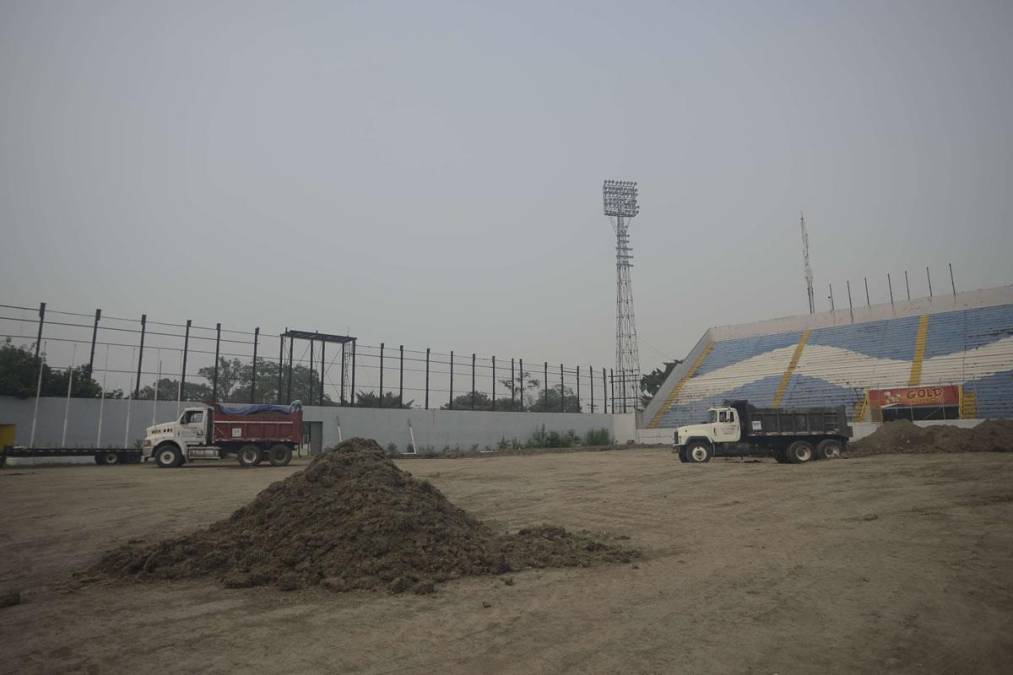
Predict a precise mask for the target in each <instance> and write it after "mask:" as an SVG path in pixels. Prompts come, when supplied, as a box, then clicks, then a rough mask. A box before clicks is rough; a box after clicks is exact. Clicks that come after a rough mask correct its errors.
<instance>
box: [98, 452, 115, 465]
mask: <svg viewBox="0 0 1013 675" xmlns="http://www.w3.org/2000/svg"><path fill="white" fill-rule="evenodd" d="M100 458H101V460H102V461H99V459H100ZM95 462H96V463H98V464H105V465H107V466H113V465H115V464H119V463H120V456H119V455H118V454H117V453H115V452H100V453H99V454H97V455H95Z"/></svg>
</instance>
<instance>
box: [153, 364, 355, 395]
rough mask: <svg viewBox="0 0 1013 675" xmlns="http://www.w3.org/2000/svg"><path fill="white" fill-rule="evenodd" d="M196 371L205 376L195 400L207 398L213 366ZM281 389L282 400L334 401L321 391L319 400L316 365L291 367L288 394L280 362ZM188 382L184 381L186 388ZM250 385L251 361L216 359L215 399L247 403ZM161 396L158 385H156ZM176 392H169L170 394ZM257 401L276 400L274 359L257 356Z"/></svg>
mask: <svg viewBox="0 0 1013 675" xmlns="http://www.w3.org/2000/svg"><path fill="white" fill-rule="evenodd" d="M197 374H198V375H200V376H201V377H202V378H204V379H205V380H207V385H206V388H207V393H206V394H205V395H204V396H202V397H201V398H200V399H197V400H208V399H210V398H211V392H212V386H211V385H212V383H213V382H214V376H215V369H214V367H213V366H205V367H204V368H201V369H200V370H198V371H197ZM281 374H282V378H281V379H282V381H281V393H282V397H281V398H282V400H283V401H284V402H285V403H291V401H287V400H285V399H288V398H291V399H292V401H302V402H303V404H304V405H308V404H310V403H312V404H313V405H336V403H335V402H334V400H333V399H331V397H330V395H329V394H327V393H324V396H323V400H322V401H321V397H320V371H318V370H317V369H316V368H314V369H312V370H310V369H309V368H307V367H306V366H303V365H295V366H293V367H292V395H291V397H289V395H288V391H289V389H288V377H289V371H288V367H287V366H284V367H283V368H282V371H281ZM189 387H190V383H189V382H188V383H187V388H188V389H189ZM252 387H253V361H252V360H251V361H240V360H239V359H237V358H232V359H227V358H225V357H221V358H219V360H218V400H219V401H220V402H223V403H249V402H250V400H251V390H252ZM159 392H160V393H159V398H161V396H162V394H161V389H159ZM175 397H176V394H175V393H173V395H172V398H175ZM255 398H256V402H257V403H274V402H276V401H277V400H278V364H277V363H276V362H274V361H267V360H263V361H262V360H260V359H257V391H256V397H255Z"/></svg>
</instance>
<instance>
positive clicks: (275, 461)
mask: <svg viewBox="0 0 1013 675" xmlns="http://www.w3.org/2000/svg"><path fill="white" fill-rule="evenodd" d="M267 458H268V460H269V461H270V462H271V466H288V463H289V462H291V461H292V448H290V447H289V446H287V445H282V444H281V443H278V444H277V445H272V446H271V449H270V450H268V451H267Z"/></svg>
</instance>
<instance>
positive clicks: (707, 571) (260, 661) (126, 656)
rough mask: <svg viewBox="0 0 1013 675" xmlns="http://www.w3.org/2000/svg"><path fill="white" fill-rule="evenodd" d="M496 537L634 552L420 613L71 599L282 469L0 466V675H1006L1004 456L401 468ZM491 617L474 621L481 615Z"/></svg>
mask: <svg viewBox="0 0 1013 675" xmlns="http://www.w3.org/2000/svg"><path fill="white" fill-rule="evenodd" d="M402 466H403V467H404V468H406V469H407V470H408V471H411V472H412V473H414V474H415V475H416V476H419V477H423V478H427V479H429V480H431V481H432V482H433V483H434V484H435V485H436V486H437V487H438V488H440V489H441V490H442V491H443V492H444V493H445V494H446V495H447V497H449V498H450V499H451V500H452V501H453V502H455V503H456V504H457V505H459V506H461V507H463V508H465V509H467V510H469V511H470V512H471V513H473V514H474V515H476V516H477V517H479V518H482V519H484V520H486V521H488V522H490V523H492V524H494V525H496V526H499V527H502V528H510V529H516V528H520V527H524V526H531V525H537V524H540V523H543V522H551V523H554V524H558V525H561V526H563V527H566V528H568V529H574V530H579V529H582V528H587V529H591V530H607V531H609V532H611V533H615V534H625V535H629V537H630V541H629V544H630V545H633V546H637V547H639V548H640V549H641V550H643V552H644V555H645V558H644V559H643V560H641V561H638V562H636V563H635V564H628V565H605V566H600V567H592V568H588V569H557V570H535V571H527V572H522V573H517V574H511V575H509V577H511V578H513V579H514V581H515V583H514V584H513V585H509V586H508V585H507V584H505V583H504V580H503V577H478V578H471V579H462V580H457V581H453V582H450V583H447V584H442V585H440V587H439V590H438V592H437V593H436V594H434V595H425V596H416V595H399V596H394V595H389V594H386V593H368V592H355V593H342V594H332V593H329V592H327V591H322V590H311V591H296V592H292V593H283V592H281V591H277V590H274V589H263V588H260V589H235V590H228V589H225V588H222V587H221V585H219V584H217V583H215V582H211V581H207V582H203V581H200V582H177V583H166V582H158V583H126V584H124V583H122V582H121V583H113V582H103V583H99V584H90V585H84V586H80V585H78V584H75V583H74V582H73V581H72V573H73V572H74V571H77V570H81V569H83V568H85V567H87V566H89V565H90V564H92V563H94V562H95V561H96V560H97V559H98V557H99V555H100V554H101V553H102V552H104V551H106V550H108V549H110V548H111V547H113V546H115V545H117V544H120V543H123V542H124V541H126V540H128V539H133V538H158V537H161V536H167V535H176V534H182V533H185V532H188V531H190V530H192V529H193V528H195V527H198V526H202V525H207V524H209V523H211V522H213V521H215V520H218V519H220V518H223V517H226V516H228V515H229V514H230V513H231V512H232V511H233V510H234V509H236V508H237V507H239V506H241V505H243V504H245V503H246V502H247V501H249V500H250V499H251V498H253V496H254V495H255V494H256V493H257V492H258V491H260V490H261V489H263V488H264V487H266V486H267V485H268V484H270V483H271V482H273V481H275V480H278V479H280V478H282V477H284V476H287V475H289V474H290V473H291V472H292V471H296V470H298V469H299V468H300V467H299V466H298V465H294V466H292V467H288V468H285V469H276V468H268V467H262V468H258V469H249V470H244V469H240V468H238V467H236V466H235V465H233V464H231V463H229V464H222V465H214V464H204V465H197V466H188V467H186V468H183V469H179V470H172V471H168V470H158V469H155V468H154V467H151V466H122V467H98V466H75V467H64V468H52V467H45V468H29V467H13V468H8V469H6V470H4V471H0V514H2V519H0V552H2V554H0V591H3V590H5V589H18V590H22V591H24V595H25V603H24V604H22V605H18V606H14V607H8V608H5V609H0V671H2V672H18V673H25V672H29V673H30V672H39V673H42V672H47V673H48V672H68V671H69V672H73V671H79V672H89V673H101V672H154V671H158V672H165V671H174V672H180V671H182V672H190V671H197V670H200V671H204V672H233V671H237V670H240V671H246V672H384V673H386V672H489V671H507V672H518V673H531V672H624V673H626V672H645V673H653V672H665V673H669V672H701V673H704V672H706V673H713V672H758V673H774V672H777V673H803V672H804V673H809V672H856V671H863V672H879V671H887V672H891V671H892V672H986V673H987V672H995V673H999V672H1004V673H1005V672H1010V669H1011V667H1013V579H1011V572H1013V527H1011V522H1013V454H1009V453H1006V454H991V453H984V454H973V455H971V454H963V455H921V456H880V457H871V458H864V459H848V460H837V461H832V462H818V463H814V464H809V465H803V466H787V465H779V464H775V463H774V462H773V461H763V462H743V463H739V462H737V461H721V462H718V461H716V462H712V463H711V464H709V465H700V466H696V465H685V464H681V463H679V461H678V460H677V459H676V458H675V457H674V456H673V455H671V454H670V453H668V452H666V451H664V450H624V451H613V452H596V453H574V454H563V455H540V456H529V457H485V458H478V459H452V460H451V459H448V460H413V461H405V462H403V463H402ZM484 605H488V606H484Z"/></svg>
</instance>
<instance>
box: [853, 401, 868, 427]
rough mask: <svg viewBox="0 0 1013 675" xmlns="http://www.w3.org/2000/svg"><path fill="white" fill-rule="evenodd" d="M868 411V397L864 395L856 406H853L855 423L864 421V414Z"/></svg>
mask: <svg viewBox="0 0 1013 675" xmlns="http://www.w3.org/2000/svg"><path fill="white" fill-rule="evenodd" d="M868 409H869V395H868V394H866V395H865V396H864V397H863V398H862V400H861V401H859V402H858V405H856V406H855V419H854V421H855V422H861V421H863V420H865V412H866V410H868Z"/></svg>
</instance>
